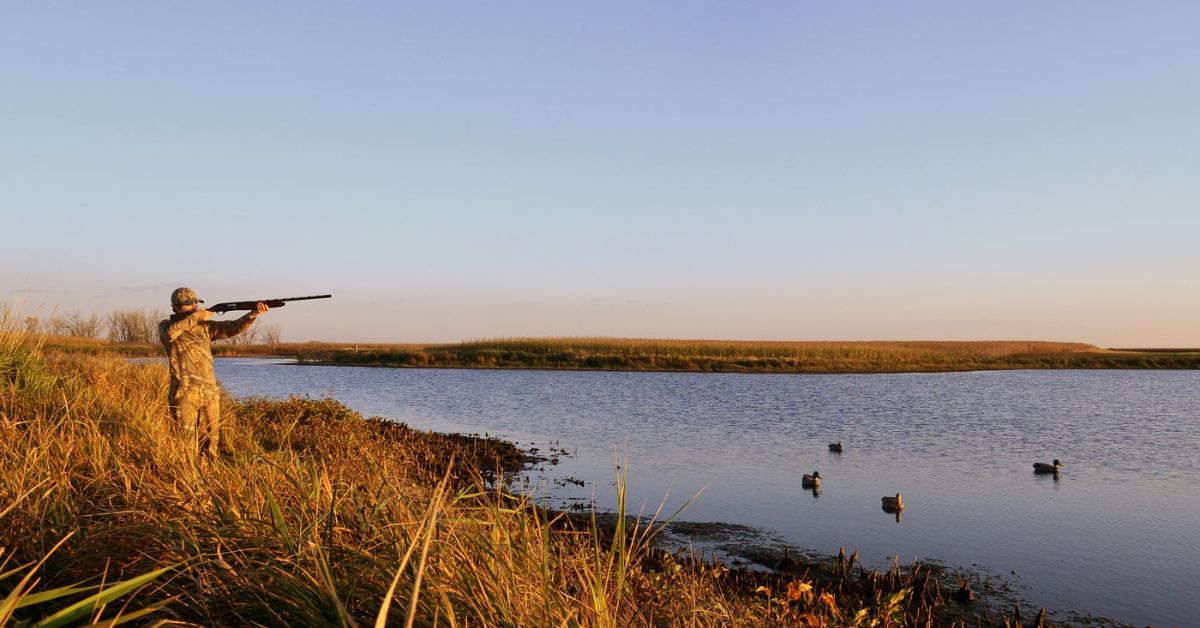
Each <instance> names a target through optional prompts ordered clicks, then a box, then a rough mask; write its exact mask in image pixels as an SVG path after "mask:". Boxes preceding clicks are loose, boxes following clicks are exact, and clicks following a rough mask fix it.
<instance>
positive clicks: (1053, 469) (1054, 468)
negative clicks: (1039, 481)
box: [1033, 458, 1062, 474]
mask: <svg viewBox="0 0 1200 628" xmlns="http://www.w3.org/2000/svg"><path fill="white" fill-rule="evenodd" d="M1061 468H1062V463H1061V462H1059V461H1058V458H1055V459H1054V464H1046V463H1044V462H1035V463H1033V472H1034V473H1054V474H1058V470H1059V469H1061Z"/></svg>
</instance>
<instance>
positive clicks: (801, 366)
mask: <svg viewBox="0 0 1200 628" xmlns="http://www.w3.org/2000/svg"><path fill="white" fill-rule="evenodd" d="M293 355H295V357H296V358H297V359H298V360H299V361H300V362H302V363H305V364H327V365H348V366H392V367H444V368H528V369H578V370H638V371H699V372H754V373H797V372H813V373H897V372H939V371H969V370H994V369H1071V368H1079V369H1096V368H1127V369H1194V368H1200V352H1197V351H1194V350H1186V349H1181V350H1155V351H1127V350H1120V351H1114V350H1108V349H1102V348H1099V347H1096V346H1093V345H1088V344H1082V343H1058V342H1011V341H1009V342H772V341H762V342H755V341H705V340H641V339H610V338H517V339H501V340H485V341H474V342H464V343H459V344H441V345H395V346H380V345H372V346H364V347H359V346H354V345H316V346H314V345H309V346H301V347H295V349H294V353H293Z"/></svg>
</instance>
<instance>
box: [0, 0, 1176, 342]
mask: <svg viewBox="0 0 1200 628" xmlns="http://www.w3.org/2000/svg"><path fill="white" fill-rule="evenodd" d="M1198 25H1200V3H1195V2H1147V3H1128V2H1091V1H1089V2H1083V1H1073V2H1044V1H1038V2H1005V3H962V2H889V3H859V2H853V3H849V2H839V3H826V2H761V3H728V2H677V3H665V2H663V3H646V2H605V3H578V2H513V3H466V2H437V3H428V4H427V5H425V6H411V5H405V6H396V5H395V4H394V3H355V4H352V5H350V4H345V3H337V4H315V3H300V2H287V3H282V2H281V3H253V4H246V3H229V2H213V3H191V4H180V3H156V2H122V3H50V2H39V3H10V4H6V5H4V6H3V7H2V8H0V218H2V221H0V303H4V304H6V305H7V306H9V307H11V308H16V309H17V310H20V311H21V312H23V313H26V314H35V315H42V316H48V315H50V314H52V313H54V312H69V311H74V310H79V311H83V312H98V313H102V314H103V313H107V312H109V311H111V310H113V309H117V308H148V307H158V308H162V309H165V306H166V303H167V299H168V296H169V293H170V291H171V290H172V289H173V288H174V287H176V286H179V285H188V286H191V287H193V288H195V289H196V290H197V291H198V292H199V293H200V295H201V297H202V298H205V299H206V300H207V301H209V302H210V303H213V302H217V301H223V300H242V299H253V298H259V297H279V296H290V295H307V294H318V293H326V292H328V293H333V295H334V297H335V298H334V299H333V300H331V301H316V302H311V303H301V304H294V305H291V306H288V307H287V308H286V309H283V310H280V311H278V312H273V313H271V314H269V315H268V316H269V317H270V318H269V319H267V318H264V319H263V320H264V321H267V320H270V321H272V322H275V323H277V324H278V325H280V326H281V328H282V330H283V336H284V338H285V339H286V340H294V341H303V340H328V341H363V342H367V341H378V342H408V341H412V342H421V341H453V340H461V339H473V338H487V337H502V336H629V337H670V338H743V339H794V340H804V339H836V340H849V339H935V340H936V339H965V340H977V339H990V340H1005V339H1042V340H1061V341H1079V342H1090V343H1094V344H1098V345H1102V346H1200V326H1198V325H1197V324H1196V321H1197V312H1200V278H1198V277H1200V275H1198V271H1200V252H1198V249H1197V246H1196V236H1197V234H1198V233H1200V202H1198V201H1200V176H1198V173H1200V124H1198V122H1200V120H1198V115H1200V84H1198V79H1197V77H1198V76H1200V45H1197V43H1196V37H1195V33H1196V30H1197V26H1198Z"/></svg>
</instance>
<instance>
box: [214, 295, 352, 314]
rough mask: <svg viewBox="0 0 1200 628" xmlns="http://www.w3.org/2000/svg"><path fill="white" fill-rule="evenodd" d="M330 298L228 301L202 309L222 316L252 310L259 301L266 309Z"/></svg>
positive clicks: (323, 296)
mask: <svg viewBox="0 0 1200 628" xmlns="http://www.w3.org/2000/svg"><path fill="white" fill-rule="evenodd" d="M332 298H333V295H332V294H317V295H313V296H310V297H286V298H283V299H259V300H258V301H228V302H225V303H218V304H216V305H213V306H211V307H206V308H204V309H206V310H208V311H209V312H215V313H217V314H224V313H225V312H233V311H236V310H253V309H254V308H255V306H256V305H258V303H259V302H260V301H261V302H263V303H266V304H267V307H271V308H276V307H283V306H285V305H287V303H288V301H310V300H312V299H332Z"/></svg>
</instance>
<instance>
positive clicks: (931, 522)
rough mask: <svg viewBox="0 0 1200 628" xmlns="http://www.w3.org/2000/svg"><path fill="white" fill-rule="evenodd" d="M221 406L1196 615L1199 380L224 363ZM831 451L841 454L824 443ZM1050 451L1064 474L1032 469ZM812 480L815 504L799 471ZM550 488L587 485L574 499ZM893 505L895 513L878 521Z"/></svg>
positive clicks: (605, 494)
mask: <svg viewBox="0 0 1200 628" xmlns="http://www.w3.org/2000/svg"><path fill="white" fill-rule="evenodd" d="M216 365H217V366H216V368H217V375H218V378H219V379H220V380H221V381H222V383H224V385H225V386H226V387H227V388H228V389H229V390H230V392H232V393H233V394H234V395H236V396H251V395H253V396H264V397H286V396H288V395H293V394H296V395H309V396H313V397H320V396H332V397H334V398H336V399H338V400H340V401H342V402H343V403H345V404H346V405H348V406H350V407H351V408H353V409H354V410H356V411H358V412H361V413H363V414H364V415H368V416H381V417H387V418H389V419H394V420H396V421H402V422H405V423H408V424H409V425H411V426H413V427H416V428H419V429H427V430H435V431H446V432H463V433H480V434H483V433H487V434H489V435H492V436H497V437H500V438H504V439H507V440H511V441H514V442H516V443H518V444H519V445H521V446H522V447H523V448H526V449H529V448H532V447H536V448H538V449H539V450H540V451H541V453H542V454H545V453H547V451H548V450H549V448H550V447H551V446H553V447H556V448H561V449H565V450H567V451H568V452H570V455H568V456H565V457H562V458H561V460H560V462H559V464H557V465H550V464H544V465H541V467H540V469H539V470H536V471H532V472H530V473H529V474H528V476H527V477H528V479H529V482H530V485H531V487H532V488H533V489H535V490H538V491H540V493H539V494H542V495H548V496H549V497H547V499H548V500H550V501H552V502H553V503H554V504H556V505H563V504H567V503H571V502H572V501H574V500H580V499H585V500H590V499H592V498H593V496H594V498H595V500H596V503H597V505H598V506H599V507H601V508H611V507H612V506H613V501H614V498H615V493H614V490H615V489H614V487H613V483H614V472H615V466H614V465H615V464H621V465H622V466H623V467H624V470H625V471H627V473H628V478H629V482H628V484H629V491H628V494H629V498H628V500H627V501H628V504H629V508H630V509H631V510H632V511H637V510H638V509H639V508H640V507H641V506H642V504H646V505H647V506H646V508H647V510H648V511H651V512H652V511H653V510H654V509H655V508H656V507H657V505H658V503H659V502H660V501H661V499H662V498H663V496H664V495H667V494H669V495H670V499H669V506H668V509H669V510H670V509H672V508H673V507H676V506H678V505H680V504H682V502H683V501H685V500H686V499H687V498H689V497H691V496H692V495H693V494H695V493H696V492H698V491H700V490H701V489H703V493H702V494H701V495H700V497H699V498H698V499H697V500H696V501H695V503H693V504H692V505H690V506H689V507H688V508H687V509H686V510H685V512H684V513H683V515H682V516H681V519H683V520H689V521H723V522H730V523H739V524H746V525H749V526H754V527H756V528H759V529H761V530H764V531H766V532H767V533H769V534H770V535H772V536H773V537H777V538H779V539H782V540H784V541H786V542H788V543H792V544H795V545H797V546H800V547H804V548H809V549H811V550H813V551H816V552H822V553H836V552H837V550H838V547H839V546H845V547H846V548H847V551H849V550H851V549H853V548H857V549H859V550H860V551H861V552H862V556H863V559H864V561H865V562H866V563H868V564H869V565H872V566H883V565H886V564H888V563H890V561H891V557H894V556H899V557H900V559H901V561H902V562H903V563H908V562H909V561H912V560H913V559H935V560H938V561H941V562H943V563H945V564H947V565H950V566H962V567H967V568H971V569H976V570H981V571H983V572H986V573H991V574H997V575H1001V576H1003V577H1005V578H1006V579H1008V580H1009V581H1010V582H1012V583H1013V585H1014V586H1015V587H1016V589H1017V591H1018V593H1019V594H1020V596H1021V597H1022V599H1025V600H1027V601H1030V602H1032V603H1034V604H1036V605H1039V606H1046V607H1048V608H1050V609H1051V610H1057V611H1067V610H1070V609H1075V610H1079V611H1086V612H1091V613H1096V614H1099V615H1103V616H1107V617H1110V618H1113V619H1118V620H1122V621H1127V622H1131V623H1135V624H1140V625H1145V624H1148V623H1153V624H1155V625H1159V626H1177V625H1195V623H1196V622H1197V618H1198V617H1200V596H1198V595H1197V592H1198V591H1200V421H1198V420H1197V419H1198V416H1200V372H1196V371H1052V370H1046V371H991V372H972V373H944V374H899V375H808V374H801V375H761V374H699V373H646V372H580V371H516V370H505V371H501V370H443V369H382V368H356V367H314V366H295V365H291V364H288V363H284V362H283V361H278V360H261V359H218V360H217V361H216ZM837 441H841V442H842V443H844V445H845V452H844V453H842V454H834V453H831V452H830V451H828V446H827V445H828V443H831V442H837ZM1055 458H1058V459H1060V460H1061V461H1062V463H1063V469H1062V473H1061V474H1060V475H1059V476H1058V478H1057V479H1055V477H1054V476H1039V475H1034V474H1033V469H1032V466H1031V464H1032V463H1033V462H1035V461H1044V462H1050V461H1051V460H1053V459H1055ZM814 470H819V471H820V472H821V476H822V477H823V483H822V486H821V491H820V494H819V496H814V495H813V493H812V492H810V491H805V490H803V489H802V488H801V486H800V476H801V475H802V474H803V473H811V472H812V471H814ZM566 479H572V480H574V479H579V480H583V482H584V486H582V487H579V486H576V485H575V484H573V483H571V482H564V480H566ZM897 492H899V493H902V494H903V499H904V503H905V506H906V509H905V510H904V513H903V516H902V518H901V520H900V521H899V522H897V521H896V519H895V518H894V517H892V516H891V515H888V514H886V513H884V512H883V511H882V510H881V509H880V498H881V497H882V496H884V495H895V494H896V493H897Z"/></svg>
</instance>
